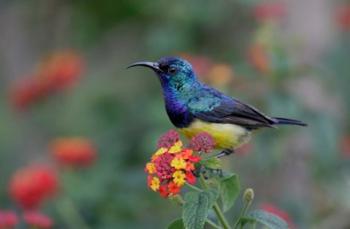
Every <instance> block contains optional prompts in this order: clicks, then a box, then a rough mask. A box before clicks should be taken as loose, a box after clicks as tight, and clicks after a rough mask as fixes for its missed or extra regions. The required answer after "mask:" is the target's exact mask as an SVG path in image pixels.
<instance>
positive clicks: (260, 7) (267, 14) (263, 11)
mask: <svg viewBox="0 0 350 229" xmlns="http://www.w3.org/2000/svg"><path fill="white" fill-rule="evenodd" d="M253 10H254V16H255V17H256V19H257V20H258V21H265V20H278V19H281V18H282V17H284V16H285V15H286V13H287V11H286V6H285V5H284V4H283V3H281V2H271V3H266V2H265V3H261V4H257V5H256V6H255V7H254V9H253Z"/></svg>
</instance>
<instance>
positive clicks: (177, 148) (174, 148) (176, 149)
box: [169, 141, 182, 153]
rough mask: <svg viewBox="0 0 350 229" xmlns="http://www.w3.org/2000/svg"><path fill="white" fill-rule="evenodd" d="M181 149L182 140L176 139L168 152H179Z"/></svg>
mask: <svg viewBox="0 0 350 229" xmlns="http://www.w3.org/2000/svg"><path fill="white" fill-rule="evenodd" d="M181 150H182V141H177V142H175V144H174V145H173V146H172V147H170V149H169V153H179V152H180V151H181Z"/></svg>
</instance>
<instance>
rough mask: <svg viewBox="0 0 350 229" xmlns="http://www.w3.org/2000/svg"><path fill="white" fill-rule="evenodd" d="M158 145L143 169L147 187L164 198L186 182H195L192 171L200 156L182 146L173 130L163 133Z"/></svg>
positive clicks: (175, 191) (177, 191) (171, 194)
mask: <svg viewBox="0 0 350 229" xmlns="http://www.w3.org/2000/svg"><path fill="white" fill-rule="evenodd" d="M174 140H176V141H174ZM169 143H172V144H169ZM158 146H160V148H159V149H158V150H157V151H156V152H155V154H154V155H153V156H152V158H151V161H150V162H148V163H147V164H146V167H145V171H146V173H147V174H148V178H147V184H148V186H149V188H150V189H152V190H153V191H155V192H159V194H160V195H161V196H162V197H165V198H166V197H170V196H174V195H176V194H178V193H179V192H180V190H181V188H182V187H183V186H184V185H185V183H186V182H187V183H189V184H194V183H195V182H196V177H195V176H194V174H193V172H194V170H195V164H196V163H198V162H199V161H200V160H201V157H200V156H199V155H197V154H195V153H194V151H193V150H192V149H189V148H184V147H183V143H182V141H181V140H179V137H178V134H177V133H176V132H175V131H169V132H168V133H167V134H165V135H163V136H162V137H161V138H160V141H159V142H158Z"/></svg>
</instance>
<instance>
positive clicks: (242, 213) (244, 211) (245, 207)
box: [233, 201, 252, 229]
mask: <svg viewBox="0 0 350 229" xmlns="http://www.w3.org/2000/svg"><path fill="white" fill-rule="evenodd" d="M251 204H252V202H251V201H249V202H246V203H245V205H244V207H243V209H242V211H241V213H240V215H239V217H238V219H237V221H236V223H235V225H234V226H233V228H234V229H236V228H238V225H239V222H240V221H241V218H242V217H244V216H245V215H246V214H247V211H248V209H249V207H250V205H251Z"/></svg>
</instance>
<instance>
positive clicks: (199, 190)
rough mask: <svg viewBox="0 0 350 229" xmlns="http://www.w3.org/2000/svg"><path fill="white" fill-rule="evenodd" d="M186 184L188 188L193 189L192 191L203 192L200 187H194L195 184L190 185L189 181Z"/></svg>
mask: <svg viewBox="0 0 350 229" xmlns="http://www.w3.org/2000/svg"><path fill="white" fill-rule="evenodd" d="M186 185H187V186H188V187H189V188H191V189H193V190H194V191H197V192H203V190H202V189H200V188H198V187H196V186H194V185H191V184H189V183H186Z"/></svg>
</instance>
